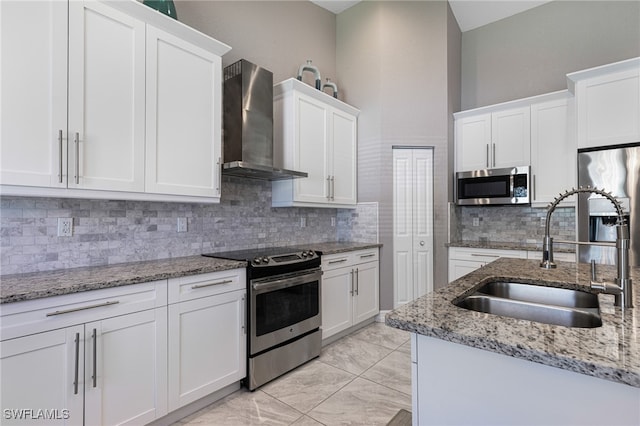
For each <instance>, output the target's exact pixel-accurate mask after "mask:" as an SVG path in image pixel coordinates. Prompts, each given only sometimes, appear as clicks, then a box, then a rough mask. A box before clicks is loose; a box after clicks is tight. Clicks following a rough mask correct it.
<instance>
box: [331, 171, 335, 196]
mask: <svg viewBox="0 0 640 426" xmlns="http://www.w3.org/2000/svg"><path fill="white" fill-rule="evenodd" d="M335 196H336V181H335V176H331V201H334V200H335V199H336V198H335Z"/></svg>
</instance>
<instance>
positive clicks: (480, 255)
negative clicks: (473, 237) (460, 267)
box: [449, 247, 527, 262]
mask: <svg viewBox="0 0 640 426" xmlns="http://www.w3.org/2000/svg"><path fill="white" fill-rule="evenodd" d="M500 257H510V258H515V259H526V258H527V252H526V251H524V250H494V249H478V248H467V247H451V248H449V258H450V259H459V260H471V261H476V262H493V261H494V260H496V259H498V258H500Z"/></svg>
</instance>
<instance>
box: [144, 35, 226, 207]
mask: <svg viewBox="0 0 640 426" xmlns="http://www.w3.org/2000/svg"><path fill="white" fill-rule="evenodd" d="M221 68H222V62H221V58H220V57H219V56H217V55H215V54H213V53H211V52H209V51H206V50H204V49H201V48H199V47H197V46H195V45H193V44H190V43H188V42H186V41H184V40H182V39H179V38H177V37H175V36H172V35H171V34H168V33H166V32H164V31H161V30H159V29H157V28H154V27H152V26H150V25H148V26H147V120H146V127H147V131H146V137H147V142H146V181H145V184H146V191H147V192H152V193H158V194H174V195H193V196H202V197H214V198H219V197H220V167H219V161H220V155H221V150H220V137H221V131H222V130H221V128H222V126H221V122H222V121H221V120H222V113H221V112H222V109H221V108H222V106H221V105H222V104H221V102H222V79H221V73H222V71H221Z"/></svg>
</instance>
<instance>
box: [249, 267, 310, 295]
mask: <svg viewBox="0 0 640 426" xmlns="http://www.w3.org/2000/svg"><path fill="white" fill-rule="evenodd" d="M321 276H322V271H321V270H320V269H317V270H315V271H313V272H311V273H308V274H303V275H297V276H294V277H287V278H282V279H279V280H275V281H268V282H263V283H253V284H252V285H251V288H252V289H253V291H255V292H259V293H261V292H265V291H273V290H276V289H281V288H287V287H293V286H294V285H300V284H304V283H308V282H311V281H320V277H321Z"/></svg>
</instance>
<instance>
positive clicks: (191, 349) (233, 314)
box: [169, 290, 247, 410]
mask: <svg viewBox="0 0 640 426" xmlns="http://www.w3.org/2000/svg"><path fill="white" fill-rule="evenodd" d="M245 294H246V293H245V291H244V290H241V291H233V292H229V293H224V294H220V295H217V296H209V297H204V298H201V299H194V300H189V301H186V302H181V303H176V304H173V305H169V410H175V409H177V408H179V407H182V406H184V405H186V404H188V403H190V402H193V401H195V400H197V399H200V398H202V397H204V396H206V395H208V394H210V393H212V392H215V391H217V390H219V389H222V388H223V387H225V386H227V385H230V384H232V383H234V382H237V381H239V380H241V379H243V378H244V377H245V375H246V362H247V361H246V347H247V346H246V345H247V343H246V338H247V336H246V334H245Z"/></svg>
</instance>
